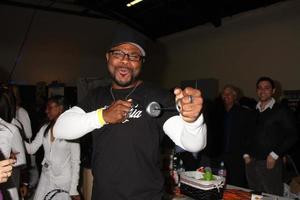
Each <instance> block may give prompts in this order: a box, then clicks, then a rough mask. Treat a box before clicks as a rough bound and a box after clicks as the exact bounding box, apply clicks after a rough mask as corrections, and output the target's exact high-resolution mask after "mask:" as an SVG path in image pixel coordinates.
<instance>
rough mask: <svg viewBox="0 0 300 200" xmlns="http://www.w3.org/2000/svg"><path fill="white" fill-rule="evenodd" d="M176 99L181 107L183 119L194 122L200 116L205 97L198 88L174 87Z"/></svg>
mask: <svg viewBox="0 0 300 200" xmlns="http://www.w3.org/2000/svg"><path fill="white" fill-rule="evenodd" d="M174 94H175V96H176V97H175V101H176V102H177V104H178V106H179V107H180V109H179V112H180V114H181V116H182V119H183V120H184V121H186V122H194V121H196V120H197V118H198V117H199V115H200V113H201V110H202V104H203V99H202V97H201V92H200V90H198V89H194V88H191V87H187V88H185V89H184V90H182V89H180V88H175V89H174Z"/></svg>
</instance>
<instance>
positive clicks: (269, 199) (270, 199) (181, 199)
mask: <svg viewBox="0 0 300 200" xmlns="http://www.w3.org/2000/svg"><path fill="white" fill-rule="evenodd" d="M226 189H236V190H242V191H246V192H251V190H250V189H248V188H242V187H238V186H234V185H226V188H225V190H226ZM262 195H263V200H293V199H291V198H287V197H281V196H277V195H272V194H267V193H262ZM170 199H171V200H194V199H193V198H191V197H187V196H185V195H181V196H174V197H172V198H170Z"/></svg>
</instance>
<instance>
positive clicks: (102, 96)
mask: <svg viewBox="0 0 300 200" xmlns="http://www.w3.org/2000/svg"><path fill="white" fill-rule="evenodd" d="M112 92H113V94H111V92H110V87H100V88H97V89H95V90H94V91H92V92H91V93H90V94H89V95H88V96H87V97H86V98H85V99H84V100H83V101H82V102H81V103H80V104H79V107H81V108H82V109H83V110H85V112H90V111H93V110H96V109H98V108H101V107H104V106H109V105H110V104H111V103H112V101H113V96H114V98H115V99H116V100H117V99H124V98H125V97H126V96H127V95H128V94H129V93H131V92H132V88H129V89H125V90H115V89H113V90H112ZM128 99H132V100H133V108H132V109H131V111H130V112H129V117H128V119H127V120H125V121H124V122H123V123H118V124H107V125H105V126H103V127H102V128H100V129H96V130H94V131H93V132H92V133H93V157H92V172H93V176H94V183H93V194H92V199H93V200H96V199H97V200H99V199H101V200H121V199H122V200H123V199H128V200H150V199H153V200H160V199H161V198H162V193H163V182H164V181H163V177H162V175H161V171H160V168H159V162H160V151H159V145H160V141H161V140H162V137H163V131H162V125H163V124H164V122H165V121H166V120H167V119H169V118H170V117H171V116H174V115H175V114H176V113H175V112H169V111H168V112H162V113H161V115H160V116H159V117H157V118H153V117H150V116H149V115H148V114H147V113H146V111H145V109H146V106H147V105H148V104H149V103H150V102H152V101H156V102H158V103H159V104H161V105H162V107H174V108H175V105H174V95H172V94H171V93H170V92H168V91H166V90H162V89H158V88H156V87H154V86H152V85H150V84H148V83H142V84H140V85H139V86H138V87H137V88H136V90H135V91H133V92H132V93H131V94H130V96H129V97H128Z"/></svg>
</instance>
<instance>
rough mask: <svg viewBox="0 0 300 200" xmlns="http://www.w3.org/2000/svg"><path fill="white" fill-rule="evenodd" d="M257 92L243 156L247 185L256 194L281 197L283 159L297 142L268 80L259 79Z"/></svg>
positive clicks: (292, 124) (292, 121) (288, 115)
mask: <svg viewBox="0 0 300 200" xmlns="http://www.w3.org/2000/svg"><path fill="white" fill-rule="evenodd" d="M256 92H257V96H258V99H259V102H258V104H257V106H256V112H257V113H256V124H255V127H254V128H255V129H254V132H253V134H251V137H250V139H249V140H248V145H247V150H246V152H245V154H244V159H245V163H246V175H247V180H248V184H249V187H250V189H253V190H256V191H262V192H267V193H271V194H276V195H282V194H283V180H282V172H283V166H282V165H283V163H282V157H283V156H284V155H285V154H286V152H287V151H288V150H289V149H290V148H291V147H292V146H293V145H294V144H295V142H296V140H297V129H296V124H295V119H294V117H293V115H292V113H291V112H289V110H287V109H286V108H284V107H281V106H279V105H278V104H276V103H275V99H274V98H273V97H272V95H273V94H274V92H275V86H274V81H273V80H272V79H271V78H269V77H261V78H259V79H258V81H257V83H256Z"/></svg>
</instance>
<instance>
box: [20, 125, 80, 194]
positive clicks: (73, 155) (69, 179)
mask: <svg viewBox="0 0 300 200" xmlns="http://www.w3.org/2000/svg"><path fill="white" fill-rule="evenodd" d="M46 128H47V125H44V126H43V127H42V128H41V129H40V130H39V132H38V133H37V135H36V137H35V138H34V140H33V141H32V142H31V143H30V144H29V143H25V146H26V149H27V152H28V153H29V154H34V153H36V151H37V150H38V149H39V148H40V147H41V146H42V145H43V147H44V152H45V153H44V159H43V161H42V165H43V170H42V175H41V176H43V177H42V178H41V181H42V182H41V181H40V183H39V186H38V189H37V194H36V196H35V199H42V197H43V196H44V195H45V194H46V193H47V192H49V191H50V190H51V189H64V190H66V191H69V194H70V195H78V191H77V186H78V181H79V169H80V145H79V144H78V143H76V142H70V141H67V140H63V139H57V138H55V139H54V141H53V142H51V141H50V130H48V133H47V134H46V137H45V136H44V132H45V130H46ZM55 187H56V188H55Z"/></svg>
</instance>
